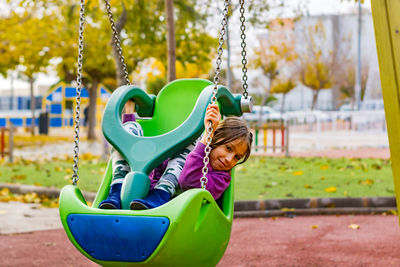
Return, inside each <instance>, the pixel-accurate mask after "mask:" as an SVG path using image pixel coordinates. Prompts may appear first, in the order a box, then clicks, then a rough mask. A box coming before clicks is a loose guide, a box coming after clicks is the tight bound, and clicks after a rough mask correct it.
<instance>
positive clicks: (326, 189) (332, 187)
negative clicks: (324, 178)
mask: <svg viewBox="0 0 400 267" xmlns="http://www.w3.org/2000/svg"><path fill="white" fill-rule="evenodd" d="M325 192H327V193H335V192H336V187H334V186H331V187H327V188H325Z"/></svg>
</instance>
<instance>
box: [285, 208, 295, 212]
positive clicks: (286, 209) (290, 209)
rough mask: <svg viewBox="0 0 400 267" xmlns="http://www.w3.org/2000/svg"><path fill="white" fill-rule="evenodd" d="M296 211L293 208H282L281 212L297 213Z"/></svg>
mask: <svg viewBox="0 0 400 267" xmlns="http://www.w3.org/2000/svg"><path fill="white" fill-rule="evenodd" d="M295 210H296V209H293V208H281V211H283V212H287V211H295Z"/></svg>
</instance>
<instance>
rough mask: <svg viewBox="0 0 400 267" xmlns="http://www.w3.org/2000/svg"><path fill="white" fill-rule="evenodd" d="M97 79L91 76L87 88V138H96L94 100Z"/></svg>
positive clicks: (97, 83) (95, 97) (95, 98)
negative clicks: (91, 80)
mask: <svg viewBox="0 0 400 267" xmlns="http://www.w3.org/2000/svg"><path fill="white" fill-rule="evenodd" d="M98 85H99V81H98V79H97V78H93V82H92V86H91V87H90V88H89V110H88V115H89V116H88V123H87V126H88V133H87V134H88V135H87V138H88V140H96V102H97V92H98V90H97V87H98Z"/></svg>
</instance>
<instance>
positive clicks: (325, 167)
mask: <svg viewBox="0 0 400 267" xmlns="http://www.w3.org/2000/svg"><path fill="white" fill-rule="evenodd" d="M319 169H320V170H327V169H329V166H328V165H322V166H321V167H319Z"/></svg>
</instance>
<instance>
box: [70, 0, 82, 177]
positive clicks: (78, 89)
mask: <svg viewBox="0 0 400 267" xmlns="http://www.w3.org/2000/svg"><path fill="white" fill-rule="evenodd" d="M80 3H81V8H80V11H79V43H78V69H77V77H76V82H77V86H76V107H75V136H74V165H73V168H72V169H73V174H72V184H73V185H76V184H77V183H78V180H79V176H78V161H79V117H80V115H81V91H82V62H83V30H84V26H85V0H81V2H80Z"/></svg>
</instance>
